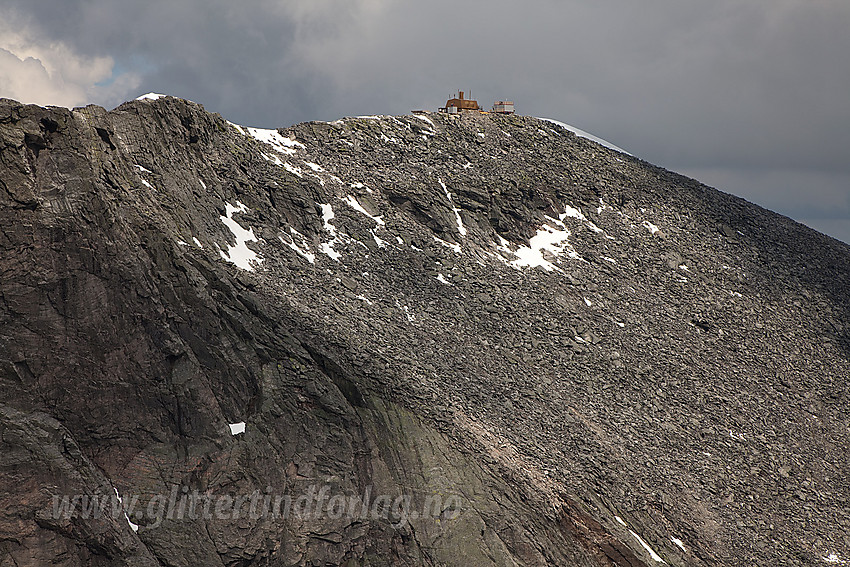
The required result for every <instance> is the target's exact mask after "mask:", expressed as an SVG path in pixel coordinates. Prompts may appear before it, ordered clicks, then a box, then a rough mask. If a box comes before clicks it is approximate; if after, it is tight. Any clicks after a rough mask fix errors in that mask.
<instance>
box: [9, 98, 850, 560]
mask: <svg viewBox="0 0 850 567" xmlns="http://www.w3.org/2000/svg"><path fill="white" fill-rule="evenodd" d="M0 202H2V208H0V215H2V222H1V223H0V226H2V234H3V241H2V245H1V246H0V254H2V260H0V266H2V277H0V298H1V299H2V301H0V321H2V326H0V440H2V441H1V442H2V449H0V456H2V458H0V487H2V490H1V491H0V494H2V507H0V534H2V537H0V557H2V558H3V559H0V564H3V565H5V564H7V563H8V564H10V565H41V564H47V563H50V564H58V565H66V566H72V565H74V566H76V565H133V566H141V565H151V566H154V565H167V566H179V565H227V566H261V565H300V566H309V565H346V566H355V565H362V566H366V565H370V566H377V565H409V566H413V565H434V566H436V565H458V566H461V565H463V566H468V565H475V566H486V565H494V566H496V565H498V566H542V565H553V566H554V565H558V566H563V565H582V566H620V567H625V566H630V567H638V566H650V565H663V564H666V565H671V566H685V565H688V566H693V565H829V564H831V565H843V564H848V563H850V536H848V534H850V501H848V498H850V464H849V463H850V462H848V459H847V455H848V454H850V429H848V418H847V407H848V404H850V396H848V386H847V377H848V376H850V302H848V297H850V247H848V246H846V245H844V244H842V243H840V242H838V241H835V240H833V239H830V238H828V237H826V236H824V235H821V234H818V233H816V232H814V231H813V230H811V229H809V228H807V227H805V226H803V225H800V224H797V223H795V222H793V221H791V220H790V219H787V218H785V217H782V216H780V215H777V214H774V213H772V212H770V211H766V210H764V209H761V208H759V207H757V206H755V205H753V204H750V203H748V202H746V201H744V200H742V199H739V198H736V197H732V196H730V195H727V194H724V193H721V192H719V191H716V190H714V189H711V188H709V187H706V186H704V185H701V184H700V183H698V182H696V181H694V180H692V179H688V178H686V177H683V176H680V175H677V174H675V173H671V172H669V171H666V170H664V169H661V168H658V167H655V166H652V165H650V164H648V163H645V162H643V161H641V160H639V159H637V158H635V157H632V156H629V155H627V154H624V153H621V152H618V151H616V150H614V149H611V148H607V147H604V146H602V145H599V144H597V143H594V142H592V141H589V140H586V139H584V138H581V137H578V136H576V135H575V134H574V133H573V132H570V131H568V130H567V129H565V128H563V127H561V126H559V125H557V124H554V123H552V122H549V121H543V120H539V119H535V118H531V117H525V116H518V115H493V114H491V115H483V114H477V113H475V114H460V115H457V116H449V115H446V114H436V113H417V114H415V115H411V116H397V117H393V116H368V117H357V118H344V119H341V120H337V121H335V122H330V123H325V122H310V123H305V124H299V125H296V126H293V127H291V128H285V129H280V130H263V129H257V128H248V127H242V126H238V125H235V124H232V123H229V122H227V121H226V120H225V119H223V118H222V117H220V116H218V115H216V114H210V113H208V112H206V111H205V110H204V109H203V107H202V106H201V105H198V104H195V103H192V102H188V101H184V100H180V99H176V98H172V97H143V98H142V99H141V100H136V101H133V102H129V103H125V104H123V105H122V106H119V107H118V108H116V109H114V110H112V111H108V112H107V111H106V110H104V109H102V108H99V107H94V106H89V107H86V108H78V109H74V110H65V109H60V108H40V107H36V106H26V105H22V104H20V103H17V102H14V101H10V100H5V99H4V100H0Z"/></svg>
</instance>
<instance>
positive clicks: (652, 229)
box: [641, 221, 661, 234]
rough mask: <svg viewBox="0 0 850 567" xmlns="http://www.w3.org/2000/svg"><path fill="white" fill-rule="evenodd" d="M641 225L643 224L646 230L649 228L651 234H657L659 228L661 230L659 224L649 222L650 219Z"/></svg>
mask: <svg viewBox="0 0 850 567" xmlns="http://www.w3.org/2000/svg"><path fill="white" fill-rule="evenodd" d="M641 226H643V227H644V228H646V230H648V231H649V232H650V233H651V234H655V233H656V232H658V231H659V230H661V229H660V228H658V227H657V226H655V225H654V224H652V223H651V222H649V221H643V222H642V223H641Z"/></svg>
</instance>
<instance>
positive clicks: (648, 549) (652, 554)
mask: <svg viewBox="0 0 850 567" xmlns="http://www.w3.org/2000/svg"><path fill="white" fill-rule="evenodd" d="M629 533H630V534H632V536H633V537H634V538H635V539H636V540H637V541H638V543H639V544H641V546H642V547H643V548H644V549H645V550H646V552H647V553H649V556H650V557H651V558H652V560H653V561H655V562H656V563H665V564H666V563H667V562H666V561H664V560H663V559H661V556H660V555H658V554H657V553H655V550H654V549H652V548H651V547H649V544H647V543H646V542H645V541H643V538H642V537H640V536H639V535H637V534H636V533H635V532H634V531H633V530H629Z"/></svg>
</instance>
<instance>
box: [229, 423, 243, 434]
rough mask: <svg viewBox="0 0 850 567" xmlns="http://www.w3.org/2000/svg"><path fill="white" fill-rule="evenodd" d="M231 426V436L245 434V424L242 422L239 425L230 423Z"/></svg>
mask: <svg viewBox="0 0 850 567" xmlns="http://www.w3.org/2000/svg"><path fill="white" fill-rule="evenodd" d="M228 425H229V426H230V434H231V435H239V434H240V433H245V422H244V421H240V422H239V423H229V424H228Z"/></svg>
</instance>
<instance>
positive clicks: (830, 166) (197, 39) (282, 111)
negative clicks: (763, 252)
mask: <svg viewBox="0 0 850 567" xmlns="http://www.w3.org/2000/svg"><path fill="white" fill-rule="evenodd" d="M0 14H2V21H0V96H6V97H10V98H15V99H17V100H20V101H23V102H32V103H38V104H55V105H62V106H76V105H83V104H87V103H95V104H100V105H102V106H106V107H107V108H112V107H114V106H116V105H118V104H119V103H121V102H122V101H124V100H129V99H132V98H135V97H136V96H138V95H140V94H143V93H147V92H151V91H154V92H160V93H165V94H171V95H174V96H180V97H184V98H188V99H191V100H194V101H196V102H200V103H202V104H203V105H204V106H205V107H206V108H207V109H208V110H210V111H214V112H219V113H221V114H222V115H223V116H224V117H226V118H227V119H229V120H231V121H233V122H237V123H240V124H244V125H250V126H261V127H277V126H289V125H291V124H294V123H297V122H302V121H305V120H334V119H336V118H339V117H342V116H354V115H362V114H405V113H409V112H410V110H411V109H417V108H423V109H430V110H435V109H436V108H438V107H440V106H442V105H443V104H445V101H446V99H447V98H449V97H450V95H452V94H453V93H454V92H455V91H457V90H459V89H460V90H466V91H471V94H472V97H473V98H476V99H478V100H479V102H480V103H481V104H482V106H487V107H489V106H490V104H492V102H493V101H494V100H496V99H512V100H514V101H515V102H516V107H517V111H518V112H519V113H521V114H529V115H533V116H541V117H548V118H555V119H558V120H561V121H563V122H567V123H569V124H572V125H574V126H576V127H579V128H581V129H583V130H586V131H588V132H591V133H593V134H595V135H597V136H599V137H601V138H604V139H606V140H609V141H610V142H612V143H614V144H616V145H618V146H620V147H622V148H624V149H626V150H627V151H629V152H630V153H632V154H634V155H636V156H638V157H641V158H643V159H645V160H647V161H650V162H653V163H656V164H658V165H661V166H664V167H666V168H668V169H672V170H675V171H679V172H681V173H684V174H686V175H690V176H692V177H696V178H697V179H699V180H700V181H702V182H704V183H707V184H709V185H712V186H715V187H717V188H718V189H721V190H724V191H728V192H730V193H734V194H736V195H740V196H742V197H744V198H746V199H748V200H750V201H753V202H756V203H758V204H760V205H763V206H765V207H767V208H769V209H772V210H775V211H777V212H780V213H782V214H786V215H788V216H790V217H792V218H794V219H796V220H799V221H801V222H804V223H806V224H809V225H810V226H813V227H815V228H817V229H818V230H821V231H822V232H826V233H828V234H831V235H832V236H834V237H836V238H839V239H841V240H844V241H845V242H848V243H850V1H848V0H710V1H708V0H705V1H697V0H641V1H640V2H635V1H634V0H594V1H590V0H585V1H583V2H579V1H577V0H525V1H524V2H505V1H501V0H489V1H483V0H458V1H457V2H448V1H445V0H429V1H427V2H422V1H418V2H414V1H412V0H410V1H407V0H395V1H393V0H242V1H241V2H233V1H224V0H147V1H146V2H133V1H117V0H0Z"/></svg>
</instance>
